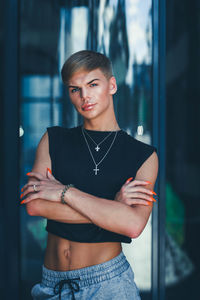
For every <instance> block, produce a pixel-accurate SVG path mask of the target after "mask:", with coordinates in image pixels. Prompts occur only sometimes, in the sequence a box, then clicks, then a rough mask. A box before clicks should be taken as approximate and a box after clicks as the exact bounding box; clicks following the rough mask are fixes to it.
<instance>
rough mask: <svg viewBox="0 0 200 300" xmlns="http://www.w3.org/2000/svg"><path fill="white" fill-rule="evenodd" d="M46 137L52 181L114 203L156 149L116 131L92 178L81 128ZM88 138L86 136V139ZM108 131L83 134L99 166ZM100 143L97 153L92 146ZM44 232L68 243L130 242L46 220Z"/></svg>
mask: <svg viewBox="0 0 200 300" xmlns="http://www.w3.org/2000/svg"><path fill="white" fill-rule="evenodd" d="M47 132H48V136H49V154H50V158H51V162H52V173H53V175H54V177H55V178H56V179H57V180H59V181H60V182H61V183H63V184H70V183H71V184H74V186H75V187H76V188H78V189H80V190H81V191H83V192H86V193H89V194H92V195H94V196H97V197H101V198H105V199H109V200H114V197H115V195H116V193H117V192H118V191H119V190H120V188H121V186H122V185H123V184H124V183H125V181H126V180H127V179H128V178H129V177H133V178H135V176H136V173H137V170H138V169H139V168H140V166H141V165H142V164H143V163H144V161H145V160H146V159H147V158H148V157H149V156H150V155H151V154H152V153H153V152H154V151H157V149H156V148H155V147H153V146H150V145H148V144H145V143H143V142H140V141H138V140H136V139H135V138H133V137H132V136H130V135H129V134H127V133H126V132H125V131H123V130H119V131H118V132H117V135H116V139H115V141H114V143H113V145H112V148H111V149H110V151H109V152H108V154H107V155H106V157H105V158H104V160H103V161H102V162H101V163H100V164H99V165H98V169H99V171H98V174H97V175H95V173H94V171H93V169H94V162H93V160H92V158H91V156H90V153H89V150H88V147H87V144H86V141H85V139H84V136H83V134H82V127H81V126H78V127H74V128H63V127H59V126H54V127H48V128H47ZM87 133H88V134H89V136H88V135H87ZM108 134H109V132H108V131H93V130H86V137H87V141H88V143H89V146H90V148H91V151H92V154H93V155H94V159H95V161H96V162H99V161H100V160H101V159H102V157H103V156H104V155H105V153H106V152H107V150H108V148H109V146H110V145H111V143H112V141H113V139H114V135H115V132H113V133H111V134H110V135H109V136H108ZM106 136H108V138H106V139H105V140H104V142H103V143H101V145H100V147H101V150H100V151H98V152H97V151H96V150H95V149H94V148H95V146H96V145H95V144H94V142H93V141H92V139H93V140H94V141H95V142H96V143H97V144H98V143H100V142H101V141H102V140H103V139H104V138H105V137H106ZM46 230H47V231H48V232H50V233H52V234H55V235H57V236H60V237H62V238H66V239H67V240H71V241H76V242H84V243H99V242H123V243H131V238H130V237H128V236H125V235H121V234H118V233H114V232H111V231H108V230H105V229H103V228H100V227H98V226H97V225H95V224H91V223H83V224H80V223H79V224H72V223H61V222H57V221H54V220H47V226H46Z"/></svg>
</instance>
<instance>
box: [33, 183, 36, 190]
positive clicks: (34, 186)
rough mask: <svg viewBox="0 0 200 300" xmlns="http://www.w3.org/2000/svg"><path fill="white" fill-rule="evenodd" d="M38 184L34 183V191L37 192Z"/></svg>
mask: <svg viewBox="0 0 200 300" xmlns="http://www.w3.org/2000/svg"><path fill="white" fill-rule="evenodd" d="M36 186H37V185H35V184H34V185H33V189H34V192H37V189H36Z"/></svg>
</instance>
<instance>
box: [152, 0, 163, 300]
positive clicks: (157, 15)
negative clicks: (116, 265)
mask: <svg viewBox="0 0 200 300" xmlns="http://www.w3.org/2000/svg"><path fill="white" fill-rule="evenodd" d="M165 11H166V9H165V0H160V1H159V0H154V1H153V114H154V115H153V141H154V145H155V146H157V149H158V157H159V174H158V180H157V185H156V186H157V191H158V196H159V201H158V204H157V206H155V207H154V209H153V218H152V241H153V243H152V299H153V300H158V299H159V300H164V299H165V203H166V201H165V199H166V195H165V144H166V142H165V138H166V121H165V114H166V108H165V61H166V59H165V56H166V54H165V35H166V33H165V31H166V23H165Z"/></svg>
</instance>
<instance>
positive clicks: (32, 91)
mask: <svg viewBox="0 0 200 300" xmlns="http://www.w3.org/2000/svg"><path fill="white" fill-rule="evenodd" d="M20 24H21V26H20V86H21V92H20V100H21V102H20V141H21V156H20V166H21V170H20V174H21V177H20V185H21V186H23V185H24V184H25V183H26V182H27V176H26V175H25V174H26V173H27V172H29V171H30V170H31V168H32V166H33V162H34V157H35V151H36V147H37V145H38V142H39V140H40V138H41V136H42V135H43V134H44V132H45V131H46V128H47V127H49V126H53V125H66V126H69V127H72V126H74V125H76V124H77V122H78V117H77V113H76V112H75V110H74V109H73V108H72V105H71V104H70V102H69V101H68V99H66V93H65V91H64V87H63V84H62V82H61V76H60V70H61V66H62V65H63V63H64V60H65V58H66V56H68V55H70V54H71V53H72V52H74V51H78V50H80V49H83V48H86V47H87V40H88V1H39V0H34V1H28V2H27V1H23V0H22V1H21V6H20ZM80 28H81V30H80ZM20 213H21V215H20V221H21V280H22V286H23V289H21V295H22V299H26V300H29V299H32V298H31V295H30V289H31V287H32V286H33V284H35V283H36V282H38V281H39V279H40V275H41V274H40V273H41V265H42V263H43V256H44V249H45V246H46V237H47V233H46V231H45V225H46V220H44V219H43V218H39V217H30V216H29V215H28V214H27V213H26V210H25V207H23V206H22V207H21V211H20Z"/></svg>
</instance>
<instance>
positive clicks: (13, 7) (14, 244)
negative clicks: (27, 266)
mask: <svg viewBox="0 0 200 300" xmlns="http://www.w3.org/2000/svg"><path fill="white" fill-rule="evenodd" d="M18 3H19V1H18V0H9V1H4V3H3V7H4V23H3V33H4V36H5V38H4V41H3V64H2V71H3V72H2V74H3V75H2V79H3V84H2V123H1V127H2V128H1V131H2V137H3V138H2V141H3V143H2V145H1V148H2V149H1V153H2V156H1V166H2V168H1V172H0V173H1V180H0V182H1V184H2V187H1V209H2V217H3V219H2V220H1V222H2V225H3V230H2V236H1V238H2V240H3V250H1V251H2V255H3V256H1V261H2V268H1V270H0V282H1V285H2V286H1V298H2V299H4V300H10V299H16V300H18V299H19V285H20V272H19V265H20V255H19V253H20V251H19V250H20V249H19V248H20V223H19V220H20V218H19V199H18V195H19V190H18V189H19V182H18V180H19V102H18V100H19V97H18V96H19V90H18V89H19V76H18V65H19V64H18V61H19V57H18V53H19V52H18V45H19V41H18V33H19V30H18V28H19V26H18V25H19V7H18Z"/></svg>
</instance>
